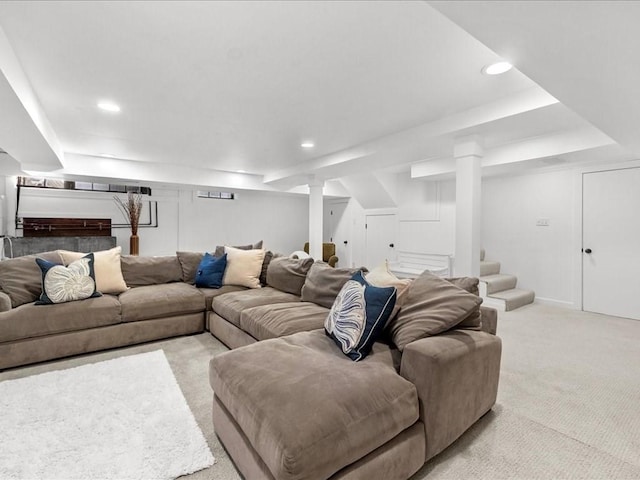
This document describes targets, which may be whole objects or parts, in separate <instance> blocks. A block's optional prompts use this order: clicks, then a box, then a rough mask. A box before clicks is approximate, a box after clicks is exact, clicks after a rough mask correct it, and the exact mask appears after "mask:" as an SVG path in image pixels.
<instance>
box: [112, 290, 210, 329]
mask: <svg viewBox="0 0 640 480" xmlns="http://www.w3.org/2000/svg"><path fill="white" fill-rule="evenodd" d="M119 298H120V303H121V304H122V321H123V322H135V321H138V320H148V319H152V318H164V317H170V316H172V315H183V314H186V313H197V312H204V309H205V303H204V295H203V294H202V293H201V292H200V291H199V290H198V289H197V288H195V287H193V286H191V285H187V284H186V283H183V282H180V283H166V284H161V285H147V286H145V287H136V288H132V289H130V290H127V291H126V292H124V293H121V294H120V297H119Z"/></svg>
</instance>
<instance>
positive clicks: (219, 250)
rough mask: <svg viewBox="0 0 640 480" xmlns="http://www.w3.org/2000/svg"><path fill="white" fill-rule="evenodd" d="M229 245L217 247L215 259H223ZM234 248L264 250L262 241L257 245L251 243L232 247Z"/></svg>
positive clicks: (214, 254)
mask: <svg viewBox="0 0 640 480" xmlns="http://www.w3.org/2000/svg"><path fill="white" fill-rule="evenodd" d="M228 246H229V245H217V246H216V249H215V251H214V252H213V256H214V257H221V256H222V254H223V253H224V252H225V247H228ZM232 248H237V249H238V250H261V249H262V240H260V241H259V242H256V243H250V244H249V245H232Z"/></svg>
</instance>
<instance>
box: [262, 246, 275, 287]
mask: <svg viewBox="0 0 640 480" xmlns="http://www.w3.org/2000/svg"><path fill="white" fill-rule="evenodd" d="M278 256H279V255H274V253H273V252H272V251H271V250H267V251H266V252H264V260H263V261H262V268H261V269H260V285H262V286H263V287H265V286H266V285H267V270H268V269H269V264H270V263H271V260H273V259H274V258H275V257H278Z"/></svg>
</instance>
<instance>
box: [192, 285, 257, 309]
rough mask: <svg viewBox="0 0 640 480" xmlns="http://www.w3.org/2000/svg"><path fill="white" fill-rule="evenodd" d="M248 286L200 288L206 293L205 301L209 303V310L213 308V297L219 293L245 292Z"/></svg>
mask: <svg viewBox="0 0 640 480" xmlns="http://www.w3.org/2000/svg"><path fill="white" fill-rule="evenodd" d="M246 289H247V287H241V286H240V285H223V286H221V287H220V288H198V290H199V291H200V292H201V293H202V294H203V295H204V301H205V303H206V305H207V310H211V304H212V303H213V299H214V298H216V297H217V296H218V295H223V294H225V293H230V292H243V291H245V290H246Z"/></svg>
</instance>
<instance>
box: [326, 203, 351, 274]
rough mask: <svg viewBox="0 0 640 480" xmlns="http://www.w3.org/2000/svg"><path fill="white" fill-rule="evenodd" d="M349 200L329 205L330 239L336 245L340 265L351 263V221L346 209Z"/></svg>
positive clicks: (344, 265) (347, 265) (345, 265)
mask: <svg viewBox="0 0 640 480" xmlns="http://www.w3.org/2000/svg"><path fill="white" fill-rule="evenodd" d="M346 209H347V202H340V203H332V204H330V205H329V218H330V227H329V228H330V236H329V241H330V242H332V243H335V245H336V256H337V257H338V265H337V266H338V267H349V266H350V265H351V255H350V252H351V245H350V241H351V222H350V221H349V218H347V215H345V211H346Z"/></svg>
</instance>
